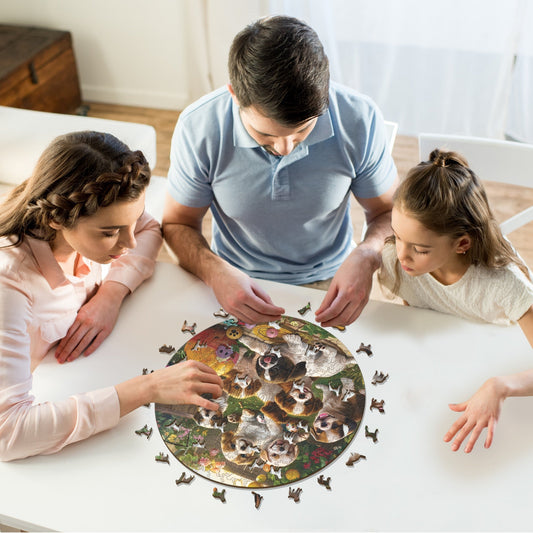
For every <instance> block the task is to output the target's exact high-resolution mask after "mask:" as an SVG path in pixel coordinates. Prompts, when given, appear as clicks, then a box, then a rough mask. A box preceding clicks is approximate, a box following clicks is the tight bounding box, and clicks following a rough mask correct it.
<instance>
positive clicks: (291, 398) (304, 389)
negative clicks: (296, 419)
mask: <svg viewBox="0 0 533 533" xmlns="http://www.w3.org/2000/svg"><path fill="white" fill-rule="evenodd" d="M281 389H282V390H281V391H280V392H279V393H278V394H276V397H275V402H276V403H277V404H278V405H279V407H281V409H283V410H284V411H285V412H286V413H289V414H291V415H296V416H309V415H310V414H312V413H316V412H317V411H319V410H320V408H321V407H322V401H321V400H320V398H317V397H315V395H314V394H313V391H312V389H311V379H310V378H307V377H305V378H303V379H301V380H299V381H292V382H290V383H284V384H282V385H281Z"/></svg>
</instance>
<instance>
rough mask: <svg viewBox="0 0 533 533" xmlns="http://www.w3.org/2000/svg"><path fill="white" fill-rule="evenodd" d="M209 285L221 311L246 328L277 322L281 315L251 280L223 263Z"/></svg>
mask: <svg viewBox="0 0 533 533" xmlns="http://www.w3.org/2000/svg"><path fill="white" fill-rule="evenodd" d="M209 285H210V286H211V288H212V289H213V292H214V293H215V296H216V298H217V300H218V302H219V303H220V305H221V306H222V307H223V308H224V310H225V311H226V312H228V313H230V314H232V315H233V316H235V317H236V318H238V319H239V320H242V321H243V322H246V323H248V324H257V323H258V322H270V321H273V320H278V319H279V318H280V316H281V315H282V314H283V313H284V312H285V309H283V308H282V307H278V306H276V305H274V303H273V302H272V300H271V299H270V296H269V295H268V294H267V293H266V292H265V291H264V290H263V289H262V288H261V287H259V285H258V284H257V283H256V282H255V281H254V280H253V279H252V278H250V277H249V276H248V275H247V274H245V273H244V272H241V271H240V270H238V269H237V268H235V267H233V266H231V265H229V264H227V263H225V264H224V265H223V268H222V269H221V270H219V271H218V272H217V274H216V275H215V276H214V277H213V279H212V280H210V282H209Z"/></svg>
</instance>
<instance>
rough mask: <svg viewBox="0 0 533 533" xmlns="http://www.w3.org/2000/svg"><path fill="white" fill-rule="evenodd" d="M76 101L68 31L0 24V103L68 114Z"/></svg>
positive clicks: (78, 100) (78, 97)
mask: <svg viewBox="0 0 533 533" xmlns="http://www.w3.org/2000/svg"><path fill="white" fill-rule="evenodd" d="M80 104H81V94H80V86H79V80H78V72H77V68H76V60H75V57H74V52H73V50H72V39H71V36H70V32H68V31H58V30H48V29H44V28H33V27H25V26H7V25H0V105H5V106H10V107H20V108H24V109H34V110H37V111H51V112H56V113H72V112H74V111H75V109H76V108H77V107H79V105H80Z"/></svg>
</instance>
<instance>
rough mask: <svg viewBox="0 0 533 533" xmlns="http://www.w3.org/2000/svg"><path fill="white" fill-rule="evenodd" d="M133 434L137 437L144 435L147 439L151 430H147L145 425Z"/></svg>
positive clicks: (150, 434)
mask: <svg viewBox="0 0 533 533" xmlns="http://www.w3.org/2000/svg"><path fill="white" fill-rule="evenodd" d="M135 433H137V435H139V436H142V435H146V438H147V439H149V438H150V437H151V436H152V428H148V424H145V425H144V427H142V428H141V429H136V430H135Z"/></svg>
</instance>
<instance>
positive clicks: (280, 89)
mask: <svg viewBox="0 0 533 533" xmlns="http://www.w3.org/2000/svg"><path fill="white" fill-rule="evenodd" d="M228 68H229V78H230V83H231V85H232V87H233V91H234V92H235V95H236V96H237V99H238V100H239V105H240V106H241V107H243V108H246V107H249V106H251V105H253V106H254V107H257V109H258V110H259V111H260V112H261V113H263V114H264V115H265V116H267V117H268V118H271V119H272V120H275V121H277V122H279V123H280V124H283V125H286V126H295V125H298V124H301V123H302V122H305V121H307V120H309V119H311V118H314V117H317V116H319V115H321V114H322V113H324V111H325V110H326V109H327V107H328V91H329V63H328V58H327V56H326V54H325V52H324V48H323V47H322V43H321V42H320V39H319V38H318V35H317V34H316V32H315V31H314V30H313V29H312V28H310V27H309V26H308V25H307V24H305V23H303V22H301V21H300V20H298V19H296V18H293V17H285V16H276V17H267V18H263V19H260V20H258V21H256V22H254V23H252V24H250V25H248V26H247V27H246V28H244V30H242V31H241V32H239V33H238V34H237V35H236V36H235V38H234V40H233V43H232V45H231V48H230V53H229V60H228Z"/></svg>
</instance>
